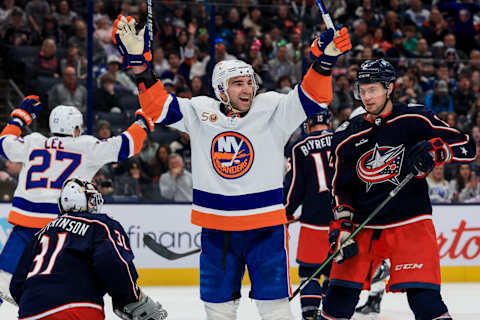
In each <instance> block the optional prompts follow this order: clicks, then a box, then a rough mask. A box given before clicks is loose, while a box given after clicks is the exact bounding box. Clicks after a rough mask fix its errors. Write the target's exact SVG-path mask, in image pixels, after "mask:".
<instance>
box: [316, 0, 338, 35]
mask: <svg viewBox="0 0 480 320" xmlns="http://www.w3.org/2000/svg"><path fill="white" fill-rule="evenodd" d="M316 1H317V6H318V8H319V9H320V12H321V13H322V19H323V22H325V25H326V26H327V29H333V30H334V31H335V25H334V24H333V21H332V18H331V17H330V14H329V13H328V10H327V7H326V6H325V3H323V0H316Z"/></svg>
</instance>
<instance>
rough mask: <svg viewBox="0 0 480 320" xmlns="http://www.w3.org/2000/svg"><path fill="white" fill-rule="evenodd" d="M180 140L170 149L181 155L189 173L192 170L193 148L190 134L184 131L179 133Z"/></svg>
mask: <svg viewBox="0 0 480 320" xmlns="http://www.w3.org/2000/svg"><path fill="white" fill-rule="evenodd" d="M178 133H179V135H180V136H179V138H178V139H177V140H175V141H173V142H171V143H170V149H171V150H172V153H176V154H178V155H180V156H181V157H182V159H183V162H184V164H185V168H186V169H187V170H188V171H191V170H192V155H191V146H190V136H189V135H188V133H185V132H183V131H178Z"/></svg>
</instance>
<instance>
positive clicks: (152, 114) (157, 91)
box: [138, 80, 168, 122]
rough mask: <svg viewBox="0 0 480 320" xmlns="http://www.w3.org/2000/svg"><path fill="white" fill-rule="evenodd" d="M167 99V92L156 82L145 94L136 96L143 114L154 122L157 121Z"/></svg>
mask: <svg viewBox="0 0 480 320" xmlns="http://www.w3.org/2000/svg"><path fill="white" fill-rule="evenodd" d="M167 99H168V92H167V91H166V90H165V88H164V87H163V85H162V82H161V81H160V80H158V81H157V82H156V83H155V84H154V85H153V86H151V87H150V88H148V89H147V90H146V91H145V92H141V93H139V94H138V100H139V101H140V106H141V107H142V111H143V112H145V114H146V115H147V117H148V118H150V119H152V120H153V121H154V122H156V121H157V120H158V118H159V117H160V115H161V114H162V111H163V107H164V105H165V102H166V101H167Z"/></svg>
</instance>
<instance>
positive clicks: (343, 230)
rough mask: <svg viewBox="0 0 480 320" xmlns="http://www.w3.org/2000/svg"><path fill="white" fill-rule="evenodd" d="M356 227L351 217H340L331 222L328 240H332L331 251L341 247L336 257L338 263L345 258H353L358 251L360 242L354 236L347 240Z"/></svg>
mask: <svg viewBox="0 0 480 320" xmlns="http://www.w3.org/2000/svg"><path fill="white" fill-rule="evenodd" d="M354 229H355V227H354V225H353V222H352V221H351V220H349V219H340V220H338V221H332V222H331V223H330V230H329V232H328V241H329V242H330V251H331V252H332V253H334V252H335V251H337V250H338V249H339V248H340V251H339V252H338V254H337V255H336V256H335V258H334V260H335V262H337V263H338V264H341V263H343V260H345V259H348V258H351V257H353V256H355V255H356V254H357V253H358V244H357V242H355V240H354V239H353V238H352V239H350V240H347V241H345V240H346V239H347V238H348V237H349V236H350V235H351V234H352V233H353V231H354Z"/></svg>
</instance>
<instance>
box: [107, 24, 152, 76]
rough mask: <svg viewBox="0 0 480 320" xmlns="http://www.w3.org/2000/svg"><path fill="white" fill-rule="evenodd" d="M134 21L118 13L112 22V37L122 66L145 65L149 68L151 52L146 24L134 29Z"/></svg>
mask: <svg viewBox="0 0 480 320" xmlns="http://www.w3.org/2000/svg"><path fill="white" fill-rule="evenodd" d="M136 24H137V23H136V21H135V19H133V18H132V17H130V16H128V17H125V16H123V15H119V16H118V17H117V19H115V21H114V23H113V31H112V39H113V43H114V44H115V45H116V46H117V49H118V51H119V52H120V54H121V55H122V67H123V68H124V69H125V68H127V67H134V66H143V65H145V64H146V65H147V67H148V69H150V68H151V67H150V61H151V60H152V52H151V51H150V40H151V39H150V35H149V30H148V26H146V25H145V26H143V28H142V29H140V30H139V31H138V32H137V31H136V28H135V26H136Z"/></svg>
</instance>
